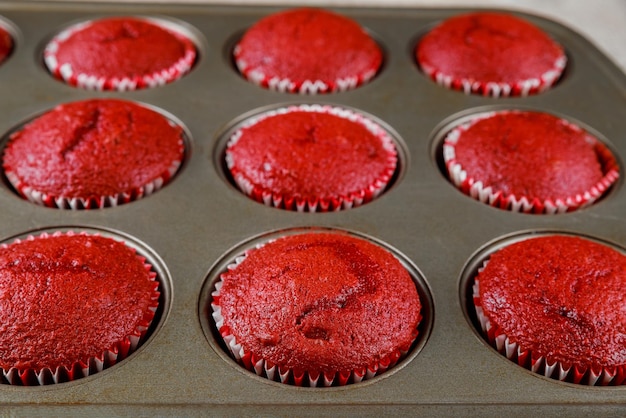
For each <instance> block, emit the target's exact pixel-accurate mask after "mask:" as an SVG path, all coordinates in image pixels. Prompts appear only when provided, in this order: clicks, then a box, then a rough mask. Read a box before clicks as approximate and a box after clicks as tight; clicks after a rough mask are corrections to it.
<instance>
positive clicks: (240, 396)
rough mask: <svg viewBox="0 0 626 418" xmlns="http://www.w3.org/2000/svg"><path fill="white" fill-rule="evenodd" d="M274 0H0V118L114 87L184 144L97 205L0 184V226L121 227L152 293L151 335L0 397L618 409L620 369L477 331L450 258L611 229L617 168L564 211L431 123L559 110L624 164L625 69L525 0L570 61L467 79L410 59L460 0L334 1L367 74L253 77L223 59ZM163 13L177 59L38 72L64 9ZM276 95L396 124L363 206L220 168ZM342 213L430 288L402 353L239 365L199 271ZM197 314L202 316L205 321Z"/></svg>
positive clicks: (61, 406) (149, 407) (15, 408)
mask: <svg viewBox="0 0 626 418" xmlns="http://www.w3.org/2000/svg"><path fill="white" fill-rule="evenodd" d="M276 10H278V8H271V7H235V6H207V5H195V6H191V5H165V4H161V5H148V4H142V5H132V4H94V3H89V4H81V3H78V4H77V3H72V4H63V3H45V4H44V3H31V2H28V3H21V2H18V1H15V2H10V1H9V2H2V3H0V15H1V16H3V17H4V18H5V19H6V20H8V21H9V22H10V24H11V25H12V26H13V27H14V29H15V31H16V35H17V47H16V49H15V51H14V53H13V54H12V56H11V57H10V59H9V60H8V61H7V62H5V63H4V64H2V65H1V66H0V135H4V134H5V133H6V132H9V131H10V130H11V129H13V128H15V127H16V126H17V125H19V124H21V123H23V122H24V121H26V120H28V119H29V118H31V117H32V116H33V115H35V114H38V113H40V112H42V111H45V110H47V109H49V108H51V107H53V106H55V105H56V104H59V103H64V102H69V101H74V100H81V99H87V98H92V97H120V98H125V99H128V100H135V101H139V102H142V103H146V104H149V105H153V106H156V107H158V108H161V109H163V110H164V111H166V112H168V113H169V114H171V115H173V116H174V117H175V118H177V119H178V120H179V121H181V122H182V124H183V125H184V126H185V127H186V129H187V132H188V134H189V145H190V147H189V153H188V158H187V159H186V161H185V163H184V165H183V167H182V170H181V172H180V173H179V174H178V175H177V176H176V177H175V179H174V180H173V182H172V183H171V184H169V185H167V186H166V187H165V188H163V189H162V190H160V191H159V192H157V193H155V194H154V195H152V196H149V197H147V198H144V199H142V200H139V201H136V202H133V203H130V204H126V205H122V206H120V207H117V208H106V209H102V210H89V211H70V210H57V209H50V208H44V207H39V206H35V205H33V204H30V203H29V202H27V201H24V200H22V199H20V198H19V197H18V196H16V195H15V194H14V193H13V192H12V191H11V190H10V188H9V187H8V186H7V185H6V184H4V185H2V187H0V208H1V213H2V215H1V217H0V239H1V240H4V239H8V238H10V237H13V236H16V235H20V234H24V233H27V232H30V231H34V230H38V229H42V228H44V229H56V228H80V227H84V228H95V229H101V230H104V231H106V232H107V233H111V234H117V235H121V236H126V237H129V239H131V240H132V242H133V243H134V244H133V245H135V246H136V247H137V248H140V249H145V251H147V252H149V253H150V254H152V256H153V257H154V260H156V264H158V266H159V273H160V275H161V276H162V279H163V281H164V299H165V303H164V306H165V309H164V311H163V313H162V315H161V318H160V319H161V320H160V321H159V323H158V325H157V326H156V329H155V331H154V332H153V334H152V336H151V338H150V339H149V340H148V341H147V343H145V344H144V345H143V346H142V347H141V348H140V349H139V350H138V351H137V352H135V353H134V354H133V355H132V356H130V357H129V358H128V359H126V360H124V361H122V362H121V363H120V364H117V365H115V366H114V367H112V368H110V369H107V370H105V371H103V372H101V373H98V374H95V375H93V376H90V377H87V378H84V379H80V380H77V381H74V382H69V383H62V384H58V385H48V386H42V387H17V386H10V385H1V386H0V403H1V404H2V405H3V407H5V408H6V409H7V410H8V411H9V412H12V413H15V414H19V415H29V416H33V415H50V414H54V415H57V414H61V413H63V414H67V413H71V414H76V415H78V414H81V415H82V414H94V415H107V416H110V415H131V414H134V415H137V414H139V415H148V414H150V415H185V416H188V415H240V416H241V415H259V414H264V415H289V416H293V415H297V416H313V415H315V416H318V415H320V414H321V415H331V414H332V415H380V414H382V413H385V414H389V415H391V414H403V415H409V414H410V415H416V414H418V413H423V414H428V415H439V416H444V415H445V416H448V415H450V414H457V415H458V414H463V415H465V416H472V415H475V416H485V415H493V416H495V415H498V416H499V415H503V414H509V413H513V414H516V415H524V416H527V415H530V414H533V413H541V414H545V413H551V414H555V413H557V412H564V413H567V414H568V415H584V414H591V413H593V414H594V415H599V414H605V415H606V414H608V415H623V414H624V413H626V387H587V386H580V385H573V384H568V383H561V382H558V381H555V380H551V379H548V378H544V377H541V376H538V375H535V374H533V373H531V372H530V371H527V370H525V369H522V368H520V367H518V366H516V365H515V364H513V363H511V362H510V361H508V360H507V359H506V358H504V357H503V356H501V355H500V354H498V353H497V352H496V351H495V350H493V349H492V348H490V347H489V346H488V345H487V344H486V343H484V342H483V340H482V339H481V338H480V337H479V335H478V334H477V332H476V330H475V328H474V326H473V325H472V323H471V315H469V314H468V313H467V312H466V310H465V307H466V304H465V300H466V289H465V285H466V282H467V280H466V278H464V277H465V275H464V269H465V266H468V268H470V269H471V268H473V267H472V266H474V265H475V257H474V256H475V255H476V254H480V253H481V251H483V250H485V246H486V245H489V243H494V245H496V246H497V245H501V242H502V240H506V239H508V238H507V237H509V236H511V235H513V236H516V234H517V233H520V232H534V231H546V230H549V231H556V232H568V233H576V234H583V235H586V236H591V237H595V238H598V239H600V240H605V241H609V242H612V243H615V244H616V245H617V246H619V247H621V248H622V249H623V248H624V247H626V216H625V214H626V192H625V191H624V180H623V176H622V178H621V179H620V180H619V181H618V183H617V184H616V185H615V186H614V187H613V189H612V190H611V191H610V193H609V194H608V196H606V197H605V198H604V199H602V200H601V201H600V202H598V203H596V204H594V205H593V206H591V207H589V208H586V209H583V210H579V211H576V212H573V213H567V214H562V215H526V214H519V213H511V212H507V211H503V210H499V209H495V208H492V207H489V206H487V205H485V204H482V203H479V202H477V201H474V200H472V199H470V198H468V197H467V196H465V195H463V194H461V193H460V192H459V191H457V190H456V189H455V188H454V187H453V186H452V185H451V184H450V183H449V182H448V181H447V180H446V178H445V176H444V175H443V174H442V172H441V170H440V168H439V165H438V163H437V158H436V153H437V143H436V138H437V137H438V135H439V134H440V132H441V130H442V129H445V127H446V126H448V124H449V123H451V122H453V121H454V120H457V119H458V118H460V117H463V116H465V115H467V114H469V113H473V112H477V111H483V110H486V109H499V108H524V109H536V110H544V111H548V112H552V113H555V114H558V115H562V116H565V117H568V118H570V119H573V120H575V121H577V122H579V123H580V124H582V125H583V126H585V127H587V128H589V129H591V130H592V131H593V132H595V133H597V134H598V135H599V136H600V137H601V138H603V139H604V140H606V142H607V143H608V145H609V146H610V147H611V148H612V150H613V151H614V152H615V153H616V154H617V157H618V159H619V161H620V171H621V173H622V174H623V173H624V164H623V161H624V160H623V159H624V158H626V76H625V75H624V74H623V73H622V72H621V71H620V70H619V69H618V68H617V67H616V66H615V65H614V64H613V63H612V62H610V60H608V59H607V58H606V57H605V56H603V55H602V54H601V53H599V52H598V51H597V50H596V49H595V48H594V46H593V45H592V44H590V43H589V42H588V41H586V40H585V39H583V38H582V37H581V36H579V35H578V34H577V33H575V32H573V31H572V30H570V29H568V28H566V27H563V26H561V25H559V24H557V23H555V22H552V21H548V20H545V19H542V18H539V17H536V16H530V15H524V17H526V18H527V19H529V20H530V21H532V22H534V23H535V24H537V25H539V26H540V27H542V28H543V29H544V30H546V31H547V32H548V33H550V34H551V35H552V36H553V37H554V38H555V39H557V40H558V41H559V42H560V43H561V44H562V45H564V47H565V49H566V51H567V54H568V57H569V66H568V68H567V71H566V73H565V75H564V77H563V79H562V80H561V81H560V83H559V84H558V85H557V86H556V87H554V88H553V89H551V90H549V91H547V92H544V93H542V94H539V95H535V96H531V97H527V98H500V99H494V98H487V97H480V96H467V95H464V94H462V93H460V92H457V91H450V90H446V89H445V88H443V87H439V86H437V85H436V84H435V83H433V82H432V81H430V80H429V79H427V78H426V77H425V76H424V75H423V74H421V73H420V72H419V70H418V68H417V66H416V64H415V62H414V60H413V57H412V49H413V46H414V45H415V42H416V41H417V39H418V38H419V36H420V35H421V34H423V33H424V32H425V31H427V30H428V28H430V27H432V25H433V24H435V23H436V22H438V21H439V20H441V19H443V18H445V17H448V16H451V15H453V14H457V13H460V12H463V11H466V10H459V9H420V10H417V9H360V8H344V9H335V10H337V11H339V12H341V13H344V14H346V15H348V16H351V17H352V18H354V19H356V20H357V21H358V22H360V23H361V24H362V25H363V26H365V27H366V28H367V29H368V30H370V31H371V32H372V33H373V35H374V36H375V37H376V39H377V40H378V41H379V42H380V44H381V45H382V46H383V48H384V50H385V53H386V55H385V65H384V68H383V70H382V71H381V73H380V74H379V75H378V76H377V77H376V78H375V79H374V80H373V81H371V82H370V83H369V84H367V85H364V86H362V87H360V88H358V89H355V90H352V91H349V92H344V93H336V94H328V95H321V96H299V95H289V94H283V93H278V92H272V91H268V90H264V89H262V88H260V87H257V86H255V85H252V84H250V83H248V82H246V81H245V80H244V79H242V78H241V77H240V76H239V75H238V74H237V73H236V72H235V71H234V70H233V66H232V63H231V61H230V59H229V52H230V48H231V47H232V46H233V43H234V41H235V40H236V39H237V37H238V36H240V35H241V33H242V31H243V30H245V29H246V28H247V27H248V26H250V25H251V24H253V23H254V22H255V21H257V20H258V19H260V18H261V17H262V16H265V15H267V14H269V13H271V12H274V11H276ZM128 14H135V15H142V16H152V17H163V18H168V19H175V20H177V21H178V22H179V23H182V24H183V25H184V26H185V27H187V28H188V30H189V31H190V33H191V35H192V36H193V37H194V39H195V40H196V41H197V42H198V43H199V49H200V59H199V61H198V63H197V64H196V66H195V67H194V69H193V70H192V72H191V73H190V74H188V75H187V76H185V77H184V78H182V79H181V80H179V81H177V82H174V83H172V84H169V85H166V86H163V87H159V88H154V89H148V90H140V91H134V92H124V93H119V92H92V91H87V90H81V89H77V88H73V87H70V86H67V85H65V84H63V83H62V82H59V81H57V80H54V79H53V78H52V77H51V76H50V75H49V74H48V73H47V72H46V71H45V70H44V68H43V65H42V60H41V52H42V48H43V45H44V43H45V41H46V40H47V39H49V37H50V36H52V35H53V34H54V33H55V32H57V31H58V30H59V29H60V28H62V27H64V26H66V25H67V24H68V23H70V22H74V21H79V20H85V19H91V18H95V17H100V16H105V15H128ZM287 103H329V104H335V105H339V106H347V107H350V108H355V109H358V110H361V111H363V112H366V113H368V114H371V115H374V116H375V117H376V118H378V119H380V120H381V121H383V122H385V123H386V124H387V125H388V126H389V127H391V129H392V130H393V131H394V132H395V133H397V135H398V137H399V142H400V146H401V150H402V152H401V154H402V159H401V164H402V167H401V170H400V172H399V175H398V178H397V179H396V181H395V183H394V184H393V186H392V187H391V188H390V189H389V190H388V191H387V192H386V193H384V194H383V195H382V196H381V197H380V198H378V199H377V200H375V201H373V202H371V203H368V204H366V205H364V206H362V207H359V208H355V209H351V210H346V211H341V212H335V213H296V212H288V211H285V210H279V209H274V208H270V207H266V206H263V205H261V204H259V203H256V202H254V201H252V200H250V199H248V198H247V197H245V196H243V195H242V194H241V193H239V192H238V191H237V190H236V188H235V187H234V186H232V185H231V184H230V183H229V182H228V181H227V179H226V176H225V175H224V173H223V170H222V165H221V160H220V158H221V154H220V153H221V146H222V145H223V143H224V137H223V135H224V134H225V133H226V132H228V131H229V129H232V126H233V124H235V123H236V122H237V121H239V120H241V117H242V115H244V114H247V113H248V112H251V111H257V110H259V109H262V108H266V107H275V106H276V105H280V104H287ZM308 226H318V227H330V228H340V229H344V230H348V231H353V232H355V233H357V234H362V235H366V236H369V237H372V238H374V239H376V240H379V241H381V242H384V243H386V245H388V246H389V247H390V248H393V249H394V251H397V252H398V253H400V254H402V255H403V256H404V257H405V258H406V259H408V260H409V261H410V263H412V264H413V265H414V266H416V267H417V269H418V270H419V272H420V273H421V275H423V277H424V279H425V282H426V283H427V286H428V288H429V290H430V292H431V294H432V298H433V299H432V304H433V308H432V311H431V312H430V317H431V318H432V320H433V322H432V329H431V332H430V335H428V338H427V339H424V341H423V347H421V350H420V351H419V353H417V355H415V356H410V357H409V358H408V359H407V360H406V361H404V362H402V363H401V364H400V365H399V366H397V367H396V368H395V369H394V370H393V372H392V373H387V374H384V375H382V376H380V377H377V378H374V379H372V380H369V381H366V382H363V383H359V384H354V385H348V386H345V387H332V388H297V387H293V386H288V385H281V384H279V383H275V382H270V381H268V380H266V379H262V378H259V377H256V376H254V375H253V374H251V373H249V372H247V371H245V370H243V369H241V368H240V367H239V366H237V365H236V364H235V363H234V361H232V360H230V359H229V358H228V357H227V356H226V355H225V354H224V353H223V352H222V351H221V350H220V349H219V347H218V346H217V344H215V341H212V338H213V337H212V335H211V334H210V333H208V334H205V332H204V331H203V321H204V320H202V319H201V316H202V312H203V309H204V303H205V301H204V299H203V291H204V290H203V289H204V288H203V286H204V284H205V280H206V279H207V277H209V276H210V272H211V271H213V270H212V269H213V266H219V265H220V263H222V262H223V258H222V257H223V256H224V255H226V254H230V253H231V252H232V251H235V249H236V247H238V246H240V245H241V244H242V243H244V242H247V241H248V240H251V239H254V238H255V237H258V236H259V235H262V234H266V233H270V232H273V231H277V230H282V229H289V228H296V227H308ZM204 325H205V326H206V324H204Z"/></svg>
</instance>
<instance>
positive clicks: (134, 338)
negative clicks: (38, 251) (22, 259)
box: [0, 231, 160, 386]
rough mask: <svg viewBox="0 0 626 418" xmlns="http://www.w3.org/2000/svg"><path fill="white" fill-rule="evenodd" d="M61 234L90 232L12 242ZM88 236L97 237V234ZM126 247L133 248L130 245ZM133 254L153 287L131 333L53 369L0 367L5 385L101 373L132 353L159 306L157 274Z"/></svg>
mask: <svg viewBox="0 0 626 418" xmlns="http://www.w3.org/2000/svg"><path fill="white" fill-rule="evenodd" d="M62 235H68V236H73V235H90V234H88V233H86V232H78V233H77V232H73V231H68V232H61V231H57V232H54V233H52V234H48V233H46V232H44V233H42V234H40V235H37V236H33V235H29V236H28V237H26V238H25V239H24V240H20V239H16V240H15V241H13V243H19V242H21V241H32V240H36V239H39V238H48V237H50V236H52V237H57V236H62ZM91 235H94V236H98V235H99V234H91ZM9 245H10V244H0V247H1V248H6V247H8V246H9ZM127 248H129V249H132V250H133V251H135V250H134V249H133V248H132V247H127ZM137 257H138V259H139V260H140V261H141V262H142V263H143V265H144V268H145V269H146V271H147V272H148V273H149V277H150V280H152V281H154V289H153V292H152V295H151V297H150V299H151V303H150V306H148V310H147V311H146V312H145V313H144V316H143V318H142V320H141V321H140V322H139V323H138V324H137V327H136V328H135V330H134V331H133V332H132V333H131V334H129V335H126V336H125V337H124V338H123V339H122V340H121V341H119V342H118V343H116V344H114V345H113V346H111V347H109V348H108V349H106V350H104V351H103V352H102V353H101V354H100V355H98V356H97V357H90V358H85V359H79V360H78V361H76V362H75V363H73V364H68V365H65V366H59V367H57V368H55V369H54V370H52V369H50V368H47V367H46V368H43V369H40V370H35V369H25V370H22V369H18V368H15V367H12V368H10V369H8V370H7V369H5V368H1V370H2V376H3V377H4V379H5V380H6V381H7V382H8V383H9V384H12V385H23V386H33V385H48V384H56V383H62V382H67V381H72V380H76V379H80V378H83V377H87V376H90V375H92V374H95V373H98V372H101V371H102V370H104V369H106V368H108V367H111V366H113V365H114V364H116V363H118V362H120V361H122V360H124V359H125V358H126V357H128V356H129V355H130V354H131V353H132V352H134V351H135V350H136V349H137V347H139V345H140V343H142V342H143V339H144V337H145V336H146V333H147V331H148V329H149V328H150V325H151V324H152V320H153V319H154V316H155V313H156V311H157V309H158V307H159V296H160V292H159V290H158V288H159V282H158V281H157V280H156V277H157V274H156V273H155V272H154V271H153V270H152V266H151V265H150V264H149V263H148V262H147V261H146V258H145V257H143V256H141V255H139V254H137Z"/></svg>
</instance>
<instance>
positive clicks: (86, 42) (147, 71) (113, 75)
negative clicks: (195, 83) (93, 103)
mask: <svg viewBox="0 0 626 418" xmlns="http://www.w3.org/2000/svg"><path fill="white" fill-rule="evenodd" d="M196 56H197V52H196V47H195V45H194V43H193V42H192V41H191V40H190V39H189V38H187V37H186V36H185V35H184V34H182V33H179V32H177V31H175V30H174V29H172V28H171V27H170V26H167V27H166V26H165V25H164V24H162V23H160V22H159V21H157V20H152V19H143V18H134V17H115V18H105V19H99V20H94V21H89V22H83V23H79V24H76V25H73V26H70V27H69V28H67V29H65V30H64V31H62V32H61V33H59V34H58V35H57V36H55V37H54V38H53V39H52V40H51V41H50V42H49V43H48V45H46V48H45V50H44V62H45V64H46V66H47V68H48V70H49V71H50V72H51V73H52V74H53V75H54V76H55V77H57V78H59V79H62V80H64V81H65V82H66V83H68V84H70V85H74V86H78V87H82V88H87V89H93V90H135V89H141V88H146V87H155V86H159V85H163V84H166V83H169V82H172V81H174V80H177V79H179V78H180V77H182V76H183V75H184V74H186V73H187V72H189V70H190V69H191V67H192V66H193V64H194V62H195V60H196Z"/></svg>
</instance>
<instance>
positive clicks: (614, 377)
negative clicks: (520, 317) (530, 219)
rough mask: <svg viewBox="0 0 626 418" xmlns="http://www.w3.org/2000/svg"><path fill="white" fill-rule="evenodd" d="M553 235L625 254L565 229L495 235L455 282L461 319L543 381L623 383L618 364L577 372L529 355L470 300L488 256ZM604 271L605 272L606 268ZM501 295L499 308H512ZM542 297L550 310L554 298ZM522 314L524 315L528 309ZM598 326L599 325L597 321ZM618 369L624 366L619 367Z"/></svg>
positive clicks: (563, 313)
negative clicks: (597, 369)
mask: <svg viewBox="0 0 626 418" xmlns="http://www.w3.org/2000/svg"><path fill="white" fill-rule="evenodd" d="M554 236H564V237H574V238H581V239H584V240H587V241H591V242H593V243H597V244H600V245H603V246H606V247H608V248H611V249H613V250H616V251H617V252H618V253H621V254H622V255H626V250H625V249H624V248H623V247H620V246H618V245H617V244H615V243H613V242H609V241H605V240H602V239H600V238H597V237H593V236H587V235H584V234H579V233H574V232H570V231H565V230H547V229H544V230H529V231H520V232H516V233H512V234H508V235H505V236H502V237H499V238H497V239H495V240H493V241H491V242H489V243H487V244H485V245H484V246H483V247H482V248H480V249H479V250H478V251H476V252H475V253H474V254H473V255H472V256H471V257H470V259H469V260H468V261H467V263H466V264H465V266H464V268H463V270H462V272H461V277H460V282H459V297H460V303H461V307H462V309H463V313H464V315H465V318H466V320H467V322H468V324H469V325H470V327H471V328H472V330H473V331H474V333H475V334H476V335H477V336H478V337H479V338H480V339H481V341H482V343H483V344H484V345H485V346H487V347H489V348H490V349H491V350H492V351H495V352H496V353H499V354H500V355H502V356H504V357H506V358H508V359H509V360H510V361H511V364H515V365H517V366H518V367H520V368H523V369H526V370H527V371H528V372H532V373H533V374H534V375H536V376H541V377H542V378H547V380H548V381H551V382H557V381H559V383H569V384H578V385H596V386H602V387H608V386H613V385H616V384H617V385H622V384H624V370H622V371H621V372H620V371H619V370H614V369H619V367H616V368H610V367H606V368H605V369H604V371H603V369H599V371H596V370H595V368H592V367H589V368H588V369H587V370H584V371H582V372H580V371H579V370H577V369H576V368H575V367H574V366H573V365H572V366H571V367H569V368H567V364H565V365H564V366H563V363H558V362H555V363H554V364H550V362H549V361H547V360H546V358H545V357H542V356H539V355H533V354H532V350H523V349H521V348H520V346H519V344H518V343H517V342H516V341H515V339H514V338H511V339H510V338H508V337H507V336H506V335H504V334H499V331H497V330H496V327H495V326H492V324H491V323H490V321H489V319H487V317H486V316H485V315H483V314H482V308H481V307H477V306H476V305H475V303H474V302H475V298H477V297H478V284H477V283H476V281H475V279H476V277H477V276H478V274H479V272H481V271H482V270H483V268H484V267H485V266H486V265H487V263H488V262H489V258H490V257H491V256H492V255H493V254H494V253H496V252H498V251H499V250H502V249H504V248H506V247H508V246H510V245H513V244H516V243H519V242H522V241H525V240H528V239H533V238H539V237H554ZM553 261H556V260H553ZM568 261H569V260H568ZM555 271H557V270H555ZM604 273H605V274H606V271H605V272H604ZM580 274H581V277H580V283H574V284H572V285H571V286H572V289H573V288H574V286H579V285H580V286H582V282H583V280H586V278H585V277H584V272H582V271H581V272H580ZM598 274H599V275H600V277H603V276H602V273H598ZM510 279H511V280H512V281H514V280H516V278H515V277H514V276H512V277H510ZM551 279H552V278H550V277H546V278H545V280H546V282H548V281H549V280H551ZM519 280H521V279H519ZM550 283H552V282H550ZM555 283H556V282H555ZM554 286H557V284H554ZM570 291H572V292H573V291H575V290H571V289H570ZM501 298H502V301H501V303H502V304H503V307H502V309H512V308H511V307H510V305H506V306H505V305H504V304H505V303H507V300H506V296H501ZM546 298H548V299H547V300H546V301H545V303H546V306H545V307H544V312H548V311H547V310H548V309H551V308H550V307H549V306H550V304H553V303H554V301H552V300H550V299H549V298H550V296H549V295H547V296H546ZM592 302H593V301H589V303H592ZM527 303H529V304H530V303H534V299H533V302H531V299H530V298H527ZM559 309H560V310H561V311H560V312H559V315H561V316H563V317H567V318H570V319H571V320H572V321H580V322H581V323H584V321H593V320H594V319H593V318H586V317H584V314H583V313H581V314H580V315H581V316H580V317H578V316H577V313H576V311H575V310H574V309H575V308H571V307H566V306H562V307H560V308H559ZM568 309H572V311H568ZM615 309H616V312H619V308H618V307H615ZM529 312H531V309H529ZM526 313H527V314H528V312H526ZM616 315H619V314H616ZM588 326H595V325H588ZM599 326H602V325H601V324H600V325H599ZM618 332H619V331H618ZM553 338H557V337H553ZM617 355H618V354H615V356H617ZM564 369H565V370H564ZM622 369H624V367H623V366H622Z"/></svg>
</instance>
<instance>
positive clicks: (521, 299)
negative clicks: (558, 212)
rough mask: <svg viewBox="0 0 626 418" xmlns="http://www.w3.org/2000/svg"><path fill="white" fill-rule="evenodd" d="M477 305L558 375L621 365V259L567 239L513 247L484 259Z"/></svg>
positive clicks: (625, 322) (625, 361) (625, 357)
mask: <svg viewBox="0 0 626 418" xmlns="http://www.w3.org/2000/svg"><path fill="white" fill-rule="evenodd" d="M477 282H478V289H479V293H478V297H477V298H476V299H475V302H476V304H477V305H478V306H480V307H482V310H483V313H484V315H485V317H486V318H487V319H488V320H489V322H490V323H491V326H492V327H494V330H492V331H491V332H492V333H494V334H504V335H506V336H507V337H508V338H509V340H511V342H515V343H517V344H519V347H520V349H521V350H522V351H525V350H530V351H531V353H532V356H533V358H534V359H537V358H539V357H545V358H546V360H547V361H548V363H549V364H552V363H554V362H555V361H556V362H560V363H562V364H564V365H565V368H566V369H567V367H569V366H570V365H576V366H579V367H582V368H583V370H584V369H586V368H593V369H594V370H595V369H597V368H598V367H612V366H621V367H624V366H625V365H626V344H625V340H624V335H625V334H626V311H625V310H624V306H626V296H625V295H624V286H626V256H624V254H621V253H620V252H618V251H616V250H614V249H612V248H610V247H608V246H605V245H602V244H599V243H596V242H593V241H590V240H587V239H582V238H577V237H571V236H560V235H555V236H545V237H538V238H532V239H527V240H524V241H521V242H517V243H514V244H511V245H508V246H507V247H505V248H503V249H501V250H499V251H497V252H496V253H494V254H492V255H491V256H490V257H489V260H488V262H487V264H486V266H485V268H484V270H483V271H481V272H480V273H479V274H478V277H477Z"/></svg>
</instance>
